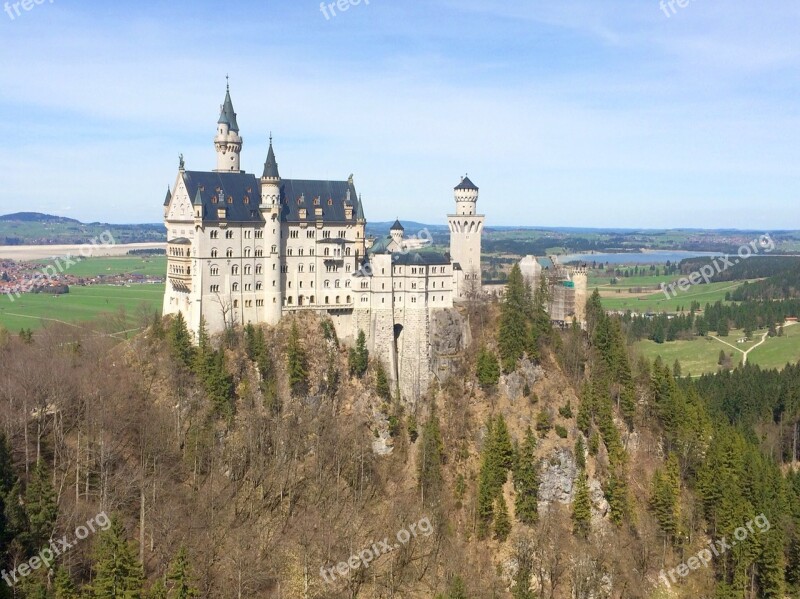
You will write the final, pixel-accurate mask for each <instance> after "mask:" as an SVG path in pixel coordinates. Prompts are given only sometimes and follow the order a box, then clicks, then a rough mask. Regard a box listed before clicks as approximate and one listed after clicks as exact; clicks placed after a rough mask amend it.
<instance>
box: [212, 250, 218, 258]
mask: <svg viewBox="0 0 800 599" xmlns="http://www.w3.org/2000/svg"><path fill="white" fill-rule="evenodd" d="M211 257H212V258H216V257H217V248H214V249H212V250H211Z"/></svg>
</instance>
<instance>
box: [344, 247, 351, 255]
mask: <svg viewBox="0 0 800 599" xmlns="http://www.w3.org/2000/svg"><path fill="white" fill-rule="evenodd" d="M344 255H345V256H349V255H350V248H347V249H346V250H345V251H344Z"/></svg>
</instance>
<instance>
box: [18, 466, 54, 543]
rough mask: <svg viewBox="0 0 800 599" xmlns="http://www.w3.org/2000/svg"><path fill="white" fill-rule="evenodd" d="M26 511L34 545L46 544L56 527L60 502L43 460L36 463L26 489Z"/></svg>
mask: <svg viewBox="0 0 800 599" xmlns="http://www.w3.org/2000/svg"><path fill="white" fill-rule="evenodd" d="M25 511H26V513H27V516H28V524H29V526H30V542H31V543H32V544H33V546H34V547H38V546H42V545H46V544H47V541H48V540H49V539H50V537H51V536H52V534H53V529H54V528H55V524H56V517H57V516H58V503H57V500H56V492H55V490H54V489H53V485H52V484H51V482H50V477H49V475H48V471H47V469H46V468H45V465H44V462H43V461H42V460H39V461H38V462H37V463H36V467H35V468H34V469H33V473H32V476H31V480H30V482H29V483H28V487H27V489H26V490H25Z"/></svg>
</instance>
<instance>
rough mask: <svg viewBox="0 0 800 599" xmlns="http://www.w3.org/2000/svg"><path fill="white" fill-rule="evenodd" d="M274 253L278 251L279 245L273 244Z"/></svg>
mask: <svg viewBox="0 0 800 599" xmlns="http://www.w3.org/2000/svg"><path fill="white" fill-rule="evenodd" d="M272 253H273V254H277V253H278V246H277V245H273V246H272Z"/></svg>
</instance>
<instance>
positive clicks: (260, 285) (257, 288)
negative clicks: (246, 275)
mask: <svg viewBox="0 0 800 599" xmlns="http://www.w3.org/2000/svg"><path fill="white" fill-rule="evenodd" d="M263 287H264V285H263V283H261V281H258V282H257V283H256V291H261V289H262V288H263Z"/></svg>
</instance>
